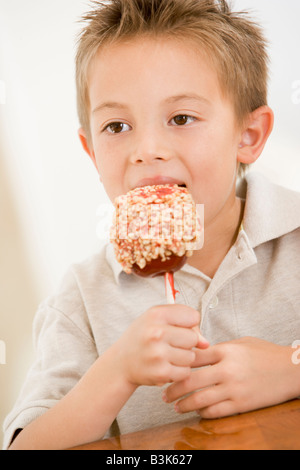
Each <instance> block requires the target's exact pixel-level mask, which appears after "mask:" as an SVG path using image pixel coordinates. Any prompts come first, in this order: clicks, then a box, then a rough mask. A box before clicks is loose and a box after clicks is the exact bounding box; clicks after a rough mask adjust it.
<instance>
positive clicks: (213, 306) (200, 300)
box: [4, 173, 300, 448]
mask: <svg viewBox="0 0 300 470" xmlns="http://www.w3.org/2000/svg"><path fill="white" fill-rule="evenodd" d="M239 195H240V196H241V197H244V198H245V199H246V205H245V215H244V222H243V228H242V229H241V231H240V233H239V235H238V238H237V240H236V243H235V244H234V246H233V247H232V248H231V249H230V251H229V252H228V254H227V256H226V257H225V259H224V260H223V262H222V264H221V265H220V267H219V269H218V271H217V273H216V274H215V276H214V278H213V279H210V278H209V277H207V276H205V275H203V274H202V273H201V272H199V271H198V270H197V269H195V268H193V267H191V266H189V265H186V266H184V267H183V269H181V270H180V271H179V272H177V273H176V275H175V284H176V288H177V289H178V290H179V292H180V294H179V295H178V296H177V299H176V301H177V303H182V304H185V305H189V306H191V307H193V308H195V309H197V310H199V312H201V324H200V328H201V330H202V332H203V334H204V336H205V337H206V338H207V339H208V340H209V341H210V342H211V344H215V343H218V342H221V341H229V340H232V339H234V338H240V337H244V336H253V337H257V338H262V339H265V340H267V341H271V342H274V343H277V344H281V345H289V344H292V343H293V341H294V340H300V288H299V287H300V194H298V193H295V192H292V191H290V190H287V189H284V188H281V187H279V186H276V185H274V184H272V183H271V182H269V181H268V180H267V179H266V178H265V177H263V176H261V175H259V174H255V173H250V174H249V175H248V176H247V177H246V179H245V180H244V181H243V184H242V186H241V187H240V188H239ZM164 303H165V292H164V282H163V280H162V278H155V279H143V278H139V277H136V276H134V275H127V274H125V273H124V272H123V271H122V269H121V267H120V265H119V263H118V262H117V261H116V260H115V258H114V254H113V250H112V246H111V245H107V246H106V247H104V248H103V249H102V251H101V252H100V253H99V254H96V255H95V256H93V257H92V258H90V259H88V260H87V261H85V262H83V263H81V264H78V265H74V266H72V267H71V269H70V270H69V272H68V273H67V274H66V276H65V278H64V280H63V282H62V285H61V288H60V290H59V292H57V293H56V295H55V296H53V297H51V298H48V299H47V300H46V301H45V302H44V303H43V304H42V305H41V306H40V308H39V310H38V312H37V315H36V318H35V321H34V341H35V347H36V362H35V363H34V364H33V366H32V368H31V369H30V371H29V373H28V376H27V379H26V381H25V383H24V386H23V388H22V390H21V393H20V396H19V398H18V400H17V403H16V404H15V407H14V408H13V410H12V411H11V413H10V414H9V415H8V416H7V418H6V420H5V423H4V431H5V439H4V448H6V447H7V446H8V445H9V443H10V440H11V438H12V436H13V434H14V432H15V431H16V430H17V429H18V428H24V427H25V426H27V425H28V424H29V423H30V422H31V421H33V420H34V419H36V418H37V417H38V416H40V415H41V414H42V413H44V412H45V411H47V409H49V408H50V407H52V406H53V405H55V403H57V401H59V400H60V399H61V398H62V397H63V396H64V395H65V394H66V393H67V392H68V391H69V390H70V389H71V388H73V387H74V385H75V384H76V383H77V382H78V380H79V379H80V377H81V376H82V375H83V374H84V373H85V372H86V371H87V369H88V368H89V367H90V366H91V365H92V364H93V363H94V361H95V360H96V359H97V357H98V356H99V355H101V354H102V353H103V351H105V350H106V349H107V348H109V347H110V346H111V345H112V344H113V343H114V342H115V341H116V340H117V339H118V338H119V337H120V336H121V335H122V334H123V333H124V331H125V330H126V329H127V328H128V327H129V325H130V324H131V323H132V322H133V321H134V320H135V319H136V318H137V317H138V316H140V315H141V314H142V313H143V312H145V311H146V310H147V309H148V308H150V307H152V306H153V305H159V304H164ZM161 394H162V390H161V389H160V388H159V387H146V386H143V387H139V388H138V389H137V390H136V392H135V393H134V394H133V395H132V397H131V398H130V399H129V400H128V402H127V403H126V405H125V406H124V407H123V409H122V410H121V412H120V413H119V415H118V416H117V418H116V420H115V421H114V423H113V425H112V426H111V429H110V430H109V431H108V433H107V435H106V436H111V435H116V434H118V433H121V434H124V433H128V432H133V431H137V430H141V429H144V428H150V427H154V426H157V425H161V424H164V423H169V422H174V421H178V420H180V419H186V418H187V417H189V416H190V415H192V414H188V415H183V416H178V415H177V414H176V413H175V412H174V411H173V405H167V404H165V403H164V402H163V400H162V399H161ZM111 399H112V400H113V399H114V397H111ZM100 421H101V416H99V422H100Z"/></svg>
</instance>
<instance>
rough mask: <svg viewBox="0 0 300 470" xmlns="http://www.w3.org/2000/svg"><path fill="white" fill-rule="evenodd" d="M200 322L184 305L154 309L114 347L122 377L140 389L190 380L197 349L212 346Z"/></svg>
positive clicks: (198, 317)
mask: <svg viewBox="0 0 300 470" xmlns="http://www.w3.org/2000/svg"><path fill="white" fill-rule="evenodd" d="M199 322H200V314H199V312H197V311H196V310H194V309H192V308H190V307H186V306H184V305H164V306H158V307H154V308H151V309H150V310H148V311H147V312H146V313H144V314H143V315H141V316H140V317H139V318H138V319H137V320H136V321H135V322H134V323H133V324H132V325H131V326H130V327H129V328H128V330H127V331H126V332H125V333H124V335H122V337H121V338H120V339H119V340H118V341H117V343H115V345H114V347H115V348H116V351H117V352H116V356H117V367H118V368H119V370H120V374H122V375H125V379H126V380H127V382H129V383H131V384H134V385H136V386H138V385H164V384H166V383H170V382H176V381H182V380H184V379H186V378H187V377H189V376H190V374H191V366H192V364H193V363H194V362H195V359H196V352H195V350H194V349H193V348H195V347H198V348H205V347H208V346H209V344H208V342H207V341H205V340H204V338H202V337H201V335H200V332H199V329H198V327H197V325H199Z"/></svg>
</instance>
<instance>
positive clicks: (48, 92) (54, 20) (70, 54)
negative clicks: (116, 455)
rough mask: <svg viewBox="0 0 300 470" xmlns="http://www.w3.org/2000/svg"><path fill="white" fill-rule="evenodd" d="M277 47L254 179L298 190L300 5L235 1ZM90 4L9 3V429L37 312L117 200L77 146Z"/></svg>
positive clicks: (5, 322) (0, 0) (2, 184)
mask: <svg viewBox="0 0 300 470" xmlns="http://www.w3.org/2000/svg"><path fill="white" fill-rule="evenodd" d="M233 3H234V5H235V9H236V10H241V9H249V7H250V9H251V10H252V11H253V16H255V17H256V18H257V19H258V20H259V21H260V22H261V23H262V25H263V26H264V28H265V31H266V35H267V37H268V39H269V41H270V54H271V83H270V94H269V104H270V106H271V107H272V108H273V109H274V111H275V116H276V121H275V129H274V131H273V134H272V136H271V138H270V140H269V143H268V144H267V147H266V149H265V152H264V154H263V156H262V157H261V159H260V161H259V162H258V163H257V165H256V168H257V169H258V170H260V171H262V172H264V173H266V174H269V176H270V177H271V178H272V179H273V180H274V181H276V182H278V183H281V184H282V185H284V186H287V187H290V188H292V189H296V190H299V191H300V176H299V175H300V158H299V154H300V137H299V128H300V60H299V49H300V32H299V18H300V2H299V1H298V0H286V2H282V0H235V1H234V2H233ZM88 9H89V2H88V1H83V0H51V2H49V1H48V0H14V1H13V2H12V1H9V0H0V173H1V176H0V198H1V201H0V241H1V243H0V256H1V259H0V341H2V343H1V344H2V345H3V342H4V343H5V345H6V358H5V359H6V361H5V362H6V364H5V365H1V358H0V394H1V395H0V423H1V421H2V420H3V417H4V415H5V414H6V412H7V411H8V409H9V408H10V407H11V406H12V403H13V402H14V400H15V397H16V394H17V392H18V390H19V387H20V384H21V382H22V380H23V377H24V374H25V371H26V369H27V366H28V363H29V362H30V360H31V355H32V351H31V346H30V344H31V343H30V341H31V337H30V335H31V323H32V318H33V315H34V312H35V309H36V307H37V305H38V303H39V302H40V301H41V300H42V299H43V297H45V296H46V295H48V294H49V293H50V292H52V290H53V289H54V287H55V286H56V285H57V284H58V283H59V280H60V279H61V276H62V275H63V273H64V272H65V270H66V269H67V267H68V266H69V265H70V264H71V263H73V262H77V261H80V260H82V259H84V258H86V257H87V256H89V255H90V254H91V253H93V252H95V251H96V250H97V249H98V248H99V245H100V244H101V243H102V241H101V240H99V236H97V226H98V224H99V214H98V215H97V211H98V209H99V206H100V203H102V202H106V203H108V200H107V198H106V196H105V194H104V191H103V189H102V187H101V185H100V183H99V181H98V176H97V173H96V171H95V170H94V168H93V166H92V164H91V163H90V161H89V160H88V157H86V155H85V154H84V152H83V150H82V149H81V146H80V143H79V139H78V137H77V128H78V121H77V116H76V102H75V84H74V56H75V36H76V34H77V33H78V31H79V30H80V24H78V22H77V21H78V19H79V17H80V15H81V14H82V13H83V12H85V11H87V10H88Z"/></svg>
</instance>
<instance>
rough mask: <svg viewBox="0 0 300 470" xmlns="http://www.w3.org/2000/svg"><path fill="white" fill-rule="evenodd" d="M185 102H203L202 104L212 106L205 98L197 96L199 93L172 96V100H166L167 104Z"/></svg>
mask: <svg viewBox="0 0 300 470" xmlns="http://www.w3.org/2000/svg"><path fill="white" fill-rule="evenodd" d="M183 100H193V101H201V102H202V103H205V104H210V101H209V100H208V99H206V98H204V97H203V96H200V95H197V93H186V94H182V95H175V96H170V98H167V99H166V100H165V102H166V103H170V104H172V103H176V102H177V101H183Z"/></svg>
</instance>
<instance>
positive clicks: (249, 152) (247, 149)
mask: <svg viewBox="0 0 300 470" xmlns="http://www.w3.org/2000/svg"><path fill="white" fill-rule="evenodd" d="M273 125H274V114H273V111H272V109H271V108H269V106H261V107H260V108H258V109H256V110H255V111H253V112H252V113H251V114H250V115H249V117H248V120H247V124H246V128H245V129H244V130H243V132H242V137H241V141H240V144H239V149H238V155H237V161H238V162H240V163H246V164H250V163H254V162H255V161H256V160H257V159H258V157H259V156H260V154H261V153H262V151H263V149H264V146H265V145H266V142H267V140H268V138H269V136H270V134H271V132H272V129H273Z"/></svg>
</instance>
